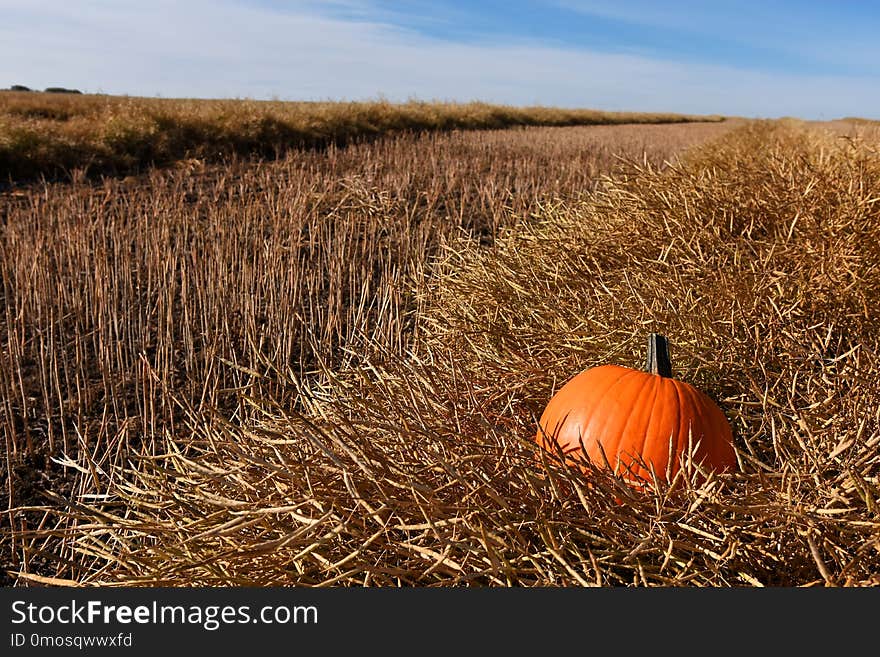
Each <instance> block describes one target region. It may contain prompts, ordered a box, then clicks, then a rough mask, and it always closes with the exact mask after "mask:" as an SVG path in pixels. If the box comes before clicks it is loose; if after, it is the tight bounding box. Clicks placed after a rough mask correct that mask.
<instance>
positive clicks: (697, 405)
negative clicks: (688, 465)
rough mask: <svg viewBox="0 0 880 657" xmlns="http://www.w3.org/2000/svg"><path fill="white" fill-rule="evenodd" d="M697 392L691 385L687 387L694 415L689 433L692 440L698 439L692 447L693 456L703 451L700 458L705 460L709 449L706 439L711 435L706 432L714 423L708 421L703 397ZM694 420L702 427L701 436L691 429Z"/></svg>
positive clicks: (695, 456) (709, 438)
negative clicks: (697, 442) (702, 455)
mask: <svg viewBox="0 0 880 657" xmlns="http://www.w3.org/2000/svg"><path fill="white" fill-rule="evenodd" d="M697 392H698V391H697V389H696V388H694V387H693V386H688V387H687V393H688V395H690V397H691V400H692V402H693V403H692V407H693V409H694V415H695V416H696V417H695V418H694V421H692V422H691V434H692V436H693V440H694V441H697V440H699V441H700V445H699V447H697V446H696V444H695V445H694V447H695V449H694V458H695V459H696V458H697V457H698V456H700V455H701V452H703V453H704V458H703V459H701V460H702V461H705V460H706V458H705V457H708V456H709V451H710V450H709V443H708V441H709V440H711V436H709V435H708V434H707V431H711V430H712V427H713V424H714V423H713V422H709V421H708V418H707V417H706V412H705V411H706V408H705V406H706V404H705V402H704V401H703V399H702V398H701V397H700V395H699V394H697ZM694 422H697V423H699V426H700V427H702V430H703V434H702V435H701V436H697V435H696V431H694V430H693V424H694ZM699 462H700V461H697V463H698V464H699Z"/></svg>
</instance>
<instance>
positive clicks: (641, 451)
mask: <svg viewBox="0 0 880 657" xmlns="http://www.w3.org/2000/svg"><path fill="white" fill-rule="evenodd" d="M654 377H659V381H657V380H654V381H653V383H655V384H656V390H654V398H653V399H651V405H650V406H649V408H650V409H651V410H650V412H649V413H648V421H647V422H646V423H645V433H644V435H643V436H642V444H641V445H640V446H639V451H638V456H639V459H640V460H639V461H638V462H637V463H634V464H633V465H634V466H635V467H637V468H639V469H645V468H647V467H648V466H650V465H651V462H649V461H648V460H647V459H646V458H645V446H646V445H647V443H648V435H649V434H651V431H650V429H651V420H652V419H653V417H654V411H656V410H657V397H658V396H659V395H660V393H661V391H662V390H663V377H662V376H660V375H659V374H652V375H651V378H652V379H654ZM643 461H644V465H642V462H643ZM655 472H656V470H655ZM650 473H651V471H650V469H648V474H650ZM636 476H638V475H636Z"/></svg>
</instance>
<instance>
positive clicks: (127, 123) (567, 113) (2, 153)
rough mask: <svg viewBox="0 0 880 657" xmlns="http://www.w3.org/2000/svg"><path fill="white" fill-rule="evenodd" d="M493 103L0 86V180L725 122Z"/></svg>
mask: <svg viewBox="0 0 880 657" xmlns="http://www.w3.org/2000/svg"><path fill="white" fill-rule="evenodd" d="M720 120H722V117H718V116H705V117H704V116H691V115H683V114H669V113H638V112H602V111H598V110H589V109H562V108H553V107H523V108H520V107H508V106H502V105H489V104H487V103H479V102H473V103H440V102H433V103H429V102H417V101H412V102H408V103H402V104H396V103H390V102H387V101H381V100H380V101H372V102H319V103H315V102H282V101H255V100H196V99H160V98H139V97H128V96H104V95H71V94H41V93H27V92H9V91H6V92H0V181H6V180H9V179H12V180H16V181H17V180H29V179H33V178H37V177H40V176H48V177H50V178H54V177H58V176H69V175H72V174H73V172H74V171H75V170H83V171H86V172H87V173H89V174H107V173H112V174H126V173H132V172H136V171H138V170H143V169H145V168H147V167H149V166H152V165H167V164H170V163H172V162H175V161H178V160H181V159H192V158H197V159H210V160H217V159H219V158H222V157H226V156H229V155H232V154H239V155H242V154H258V155H263V156H266V155H278V154H279V153H280V152H283V151H286V150H288V149H290V148H300V147H304V146H306V147H315V146H322V147H323V146H327V145H329V144H342V143H348V142H351V141H353V140H358V139H361V140H362V139H366V138H373V137H377V136H385V135H388V134H389V133H397V132H405V131H437V130H440V131H447V130H454V129H487V128H509V127H514V126H538V125H545V126H574V125H599V124H620V123H678V122H690V121H720Z"/></svg>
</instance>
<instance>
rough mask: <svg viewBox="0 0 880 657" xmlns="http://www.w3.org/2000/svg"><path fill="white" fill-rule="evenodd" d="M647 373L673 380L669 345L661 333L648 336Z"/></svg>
mask: <svg viewBox="0 0 880 657" xmlns="http://www.w3.org/2000/svg"><path fill="white" fill-rule="evenodd" d="M645 371H646V372H650V373H651V374H659V375H660V376H665V377H666V378H672V361H671V360H670V359H669V343H668V342H667V340H666V338H665V337H664V336H662V335H660V334H659V333H651V334H650V335H649V336H648V360H647V362H646V363H645Z"/></svg>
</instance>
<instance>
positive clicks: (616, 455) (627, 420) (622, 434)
mask: <svg viewBox="0 0 880 657" xmlns="http://www.w3.org/2000/svg"><path fill="white" fill-rule="evenodd" d="M630 373H632V374H645V372H642V371H640V370H630ZM621 378H622V377H621ZM651 379H652V377H651V375H647V380H643V381H642V385H641V387H640V388H639V390H638V392H637V393H636V394H635V395H633V396H632V399H636V400H637V399H638V398H639V397H641V395H642V393H643V392H644V390H645V388H646V387H647V384H649V383H652V380H651ZM594 412H595V411H594ZM633 414H634V413H633V409H632V408H630V412H629V415H627V418H626V422H624V424H623V427H622V428H621V429H620V431H618V432H617V433H618V434H619V435H620V436H625V435H626V428H627V427H628V426H629V423H630V420H632V416H633ZM610 419H611V418H609V417H606V418H605V423H604V424H603V425H602V431H601V432H599V433H598V435H599V438H597V439H596V442H598V443H599V444H600V445H602V449H603V450H605V445H604V444H602V441H601V436H602V434H603V433H604V431H605V427H607V426H608V423H609V422H610ZM587 427H589V425H587ZM615 448H616V452H615V454H614V458H615V459H616V462H615V463H614V465H613V469H616V468H617V466H618V465H620V440H618V441H617V445H615ZM605 456H606V457H608V456H609V455H608V452H607V451H605ZM609 463H610V458H609Z"/></svg>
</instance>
